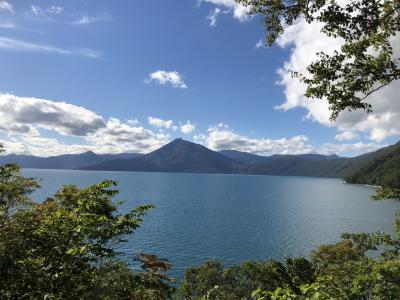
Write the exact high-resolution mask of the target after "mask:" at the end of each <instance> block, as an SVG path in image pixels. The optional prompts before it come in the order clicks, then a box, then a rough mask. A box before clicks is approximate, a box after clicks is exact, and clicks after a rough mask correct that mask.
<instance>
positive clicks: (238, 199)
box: [23, 169, 400, 278]
mask: <svg viewBox="0 0 400 300" xmlns="http://www.w3.org/2000/svg"><path fill="white" fill-rule="evenodd" d="M23 174H24V175H26V176H32V177H36V178H37V179H40V184H41V185H42V188H41V189H40V190H38V191H37V192H35V193H34V195H33V197H34V198H35V199H37V200H39V201H42V200H43V199H44V198H45V197H47V196H50V195H52V194H54V192H56V191H57V189H58V188H59V187H60V186H62V185H63V184H67V183H68V184H77V185H79V186H86V185H89V184H93V183H97V182H99V181H101V180H103V179H106V178H107V179H116V180H118V182H119V187H118V188H119V190H120V194H119V196H118V197H117V198H116V200H124V201H125V202H124V204H123V205H122V207H121V211H127V210H129V209H131V208H133V207H135V206H137V205H140V204H149V203H151V204H154V205H155V206H156V208H155V209H154V210H153V211H151V212H150V213H149V214H148V215H147V216H146V217H145V218H144V223H143V225H142V228H141V229H139V230H138V231H137V232H136V233H135V234H134V235H133V236H132V237H130V238H129V242H128V243H126V244H124V245H123V247H122V249H121V250H122V251H123V252H124V253H126V255H128V256H130V255H131V254H135V253H137V252H141V251H142V252H147V253H154V254H157V255H159V256H160V257H164V258H168V259H169V260H170V262H171V263H172V264H173V266H174V270H173V271H172V275H173V276H176V277H178V278H180V277H182V275H183V272H184V269H185V268H186V267H187V266H190V265H197V264H200V263H202V262H203V261H205V260H207V259H211V258H216V259H220V260H222V261H223V262H224V264H225V265H231V264H234V263H238V262H241V261H243V260H246V259H267V258H277V259H282V258H284V257H285V256H299V255H308V254H309V252H310V250H311V249H313V248H315V247H316V246H317V245H320V244H323V243H330V242H334V241H337V240H338V239H339V238H340V234H341V233H342V232H346V231H347V232H361V231H362V232H373V231H385V232H388V233H392V232H393V229H392V222H393V219H394V215H395V211H396V210H397V209H399V208H400V205H399V204H398V203H393V202H391V201H383V202H374V201H372V200H370V196H371V195H372V194H373V193H374V188H372V187H367V186H358V185H348V184H344V183H343V181H342V180H340V179H330V178H314V177H288V176H251V175H215V174H213V175H210V174H182V173H180V174H179V173H139V172H136V173H135V172H91V171H71V170H34V169H26V170H23Z"/></svg>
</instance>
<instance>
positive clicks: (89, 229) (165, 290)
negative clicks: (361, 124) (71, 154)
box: [0, 151, 400, 300]
mask: <svg viewBox="0 0 400 300" xmlns="http://www.w3.org/2000/svg"><path fill="white" fill-rule="evenodd" d="M388 152H390V151H385V152H384V153H388ZM385 157H386V156H385ZM19 171H20V170H19V167H17V166H16V165H5V166H3V167H0V278H1V280H0V295H1V297H0V298H1V299H149V300H150V299H193V300H194V299H220V300H225V299H226V300H227V299H396V298H399V297H400V240H399V238H400V214H398V216H397V219H396V222H395V232H396V235H397V236H396V237H391V236H390V235H387V234H383V233H375V234H365V233H359V234H344V235H343V236H342V238H343V239H342V240H341V241H340V242H338V243H336V244H332V245H323V246H321V247H319V248H318V249H316V250H314V251H313V252H312V253H311V255H310V258H309V259H307V258H302V257H299V258H287V259H286V260H285V262H284V263H282V262H279V261H276V260H268V261H246V262H244V263H242V264H240V265H234V266H231V267H228V268H225V269H224V268H223V265H222V263H220V262H218V261H208V262H205V263H204V264H203V265H201V266H198V267H190V268H188V269H187V270H186V272H185V277H184V279H183V281H182V282H181V283H180V285H179V286H178V287H177V288H176V287H175V286H176V285H175V284H173V283H172V282H171V281H173V279H171V278H170V277H168V276H167V275H166V274H165V272H166V271H168V270H169V269H171V267H172V266H171V265H170V264H169V263H168V262H167V261H166V260H163V259H159V258H158V257H157V256H155V255H151V254H144V253H142V254H139V255H138V256H137V258H136V259H135V260H136V261H138V262H139V263H140V264H141V266H142V271H141V272H134V271H133V270H132V269H131V268H130V267H129V265H128V264H127V262H125V261H123V260H121V258H120V256H119V253H118V252H117V251H116V249H117V246H118V245H119V244H120V243H123V242H124V237H125V236H126V235H129V234H132V233H133V232H134V231H135V230H136V229H137V228H138V227H139V226H140V224H141V222H142V218H143V216H144V215H145V214H146V213H147V212H148V211H149V210H150V209H151V208H152V206H151V205H146V206H140V207H137V208H135V209H133V210H132V211H131V212H130V213H127V214H120V213H118V205H119V204H113V202H112V199H113V198H114V197H115V196H116V194H117V191H116V190H115V189H113V187H114V186H115V185H116V183H115V182H114V181H104V182H101V183H99V184H96V185H92V186H89V187H86V188H83V189H81V188H78V187H76V186H68V185H67V186H64V187H63V188H61V189H60V190H59V191H58V192H57V193H56V194H55V195H54V197H52V198H48V199H46V200H45V201H43V202H42V203H35V202H33V201H32V200H31V199H30V198H29V194H30V193H31V192H33V191H34V190H35V189H37V188H38V184H37V183H36V181H35V180H34V179H32V178H24V177H22V176H21V175H20V174H19ZM388 197H389V198H393V199H396V200H400V193H398V190H396V189H393V188H389V187H386V188H384V189H381V190H380V191H379V193H378V194H377V195H376V199H377V200H379V199H385V198H388ZM378 249H379V250H381V251H380V255H377V256H374V257H377V258H372V256H370V255H368V254H369V253H370V252H371V251H377V250H378Z"/></svg>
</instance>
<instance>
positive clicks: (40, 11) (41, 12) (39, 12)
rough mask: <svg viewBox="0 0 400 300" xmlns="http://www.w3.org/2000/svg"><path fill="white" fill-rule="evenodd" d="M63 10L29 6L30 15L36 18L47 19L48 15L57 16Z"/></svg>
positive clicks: (60, 8) (57, 7) (55, 7)
mask: <svg viewBox="0 0 400 300" xmlns="http://www.w3.org/2000/svg"><path fill="white" fill-rule="evenodd" d="M63 10H64V9H63V8H62V7H61V6H50V7H47V8H41V7H40V6H38V5H31V13H32V14H33V15H34V16H36V17H48V16H49V15H59V14H60V13H62V11H63Z"/></svg>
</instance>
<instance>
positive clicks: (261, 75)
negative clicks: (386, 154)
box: [0, 0, 400, 156]
mask: <svg viewBox="0 0 400 300" xmlns="http://www.w3.org/2000/svg"><path fill="white" fill-rule="evenodd" d="M297 26H298V27H297V28H294V29H293V30H292V32H289V33H288V35H287V36H285V37H283V38H282V39H281V40H280V42H279V43H278V44H277V45H274V46H273V47H272V48H266V47H264V46H262V44H261V43H260V39H262V38H264V35H265V33H264V30H263V26H262V23H261V20H260V19H258V18H256V17H255V18H248V17H247V16H246V14H245V9H244V8H243V7H240V6H238V5H237V4H235V3H234V1H231V0H204V1H197V0H171V1H165V0H147V1H118V2H116V1H102V0H96V1H94V0H93V1H31V2H30V1H0V69H1V70H2V71H1V72H0V93H1V95H0V115H1V117H2V119H3V124H2V123H1V122H2V121H0V139H1V141H2V142H3V143H4V144H5V146H6V148H7V149H8V151H9V152H15V153H32V154H36V155H44V156H46V155H53V154H60V153H66V152H71V153H75V152H81V151H86V150H94V151H96V150H97V152H123V151H134V152H148V151H151V150H154V149H156V148H157V147H159V146H160V145H162V144H163V143H165V142H168V141H169V140H171V139H173V138H175V137H183V138H185V139H188V140H192V141H196V142H199V143H202V144H204V145H206V146H208V147H211V148H213V149H215V150H220V149H222V148H227V147H229V148H232V149H237V150H243V151H250V152H254V153H258V154H263V155H270V154H273V153H302V152H321V153H333V152H336V153H339V154H341V155H355V154H359V153H363V152H366V151H370V150H374V149H376V148H378V147H380V146H382V145H386V144H390V143H393V142H395V141H396V140H397V138H398V134H399V130H398V129H399V128H398V127H400V126H398V127H396V126H397V125H396V124H393V122H389V121H388V120H386V119H385V120H384V117H385V116H387V115H388V113H391V114H392V115H393V114H395V113H396V111H395V110H394V108H393V107H390V106H386V107H383V108H382V109H379V112H377V113H376V114H374V118H375V119H373V120H372V121H374V120H375V123H373V125H371V124H372V123H371V122H372V121H371V119H368V118H370V117H371V116H366V115H365V114H364V113H361V114H359V113H357V114H356V115H357V116H356V117H349V115H345V116H344V117H343V118H342V119H339V121H338V122H336V123H329V122H328V121H327V120H326V115H327V113H328V112H327V109H326V107H324V105H319V104H318V103H317V104H308V103H306V102H305V100H304V99H303V98H302V92H301V91H302V88H298V86H297V83H295V82H294V81H293V80H294V79H290V78H289V77H288V72H289V71H288V70H289V69H290V68H291V67H292V68H293V69H296V68H300V69H301V68H302V63H303V65H304V63H306V60H307V59H305V62H301V63H299V62H298V61H299V59H298V57H300V58H301V57H302V55H301V53H305V54H304V57H305V58H307V56H308V54H307V52H304V51H305V50H306V49H307V48H306V47H305V46H304V45H303V44H302V43H299V41H298V40H296V38H297V36H301V34H305V32H306V31H305V27H304V25H302V24H297ZM301 26H303V27H301ZM296 30H297V31H296ZM309 38H310V39H311V37H309ZM313 38H314V37H313ZM305 40H306V39H305ZM319 41H320V40H319ZM314 42H318V35H317V36H316V37H315V40H310V41H308V44H307V45H306V46H310V45H311V46H312V45H313V43H314ZM257 44H258V45H257ZM302 47H303V48H302ZM296 51H297V52H296ZM299 54H300V55H299ZM296 55H298V56H297V57H296ZM300 60H301V59H300ZM279 69H280V70H281V71H280V72H278V70H279ZM278 82H281V83H280V84H278ZM384 92H385V91H384ZM395 92H396V90H395V91H394V92H393V91H390V90H389V91H387V92H386V94H385V97H390V95H392V94H393V93H394V95H395ZM288 95H289V96H288ZM387 95H389V96H387ZM307 101H308V100H307ZM313 102H318V101H313ZM320 102H321V103H322V101H320ZM60 103H61V104H60ZM278 106H280V108H279V107H278ZM379 113H380V114H379ZM27 115H28V117H27ZM396 116H397V115H394V116H391V117H392V118H396ZM93 119H96V120H97V119H98V123H95V122H93ZM368 124H369V125H368ZM182 126H183V127H182ZM75 127H79V128H78V129H79V130H78V129H77V128H75Z"/></svg>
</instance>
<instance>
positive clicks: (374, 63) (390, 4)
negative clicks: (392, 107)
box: [237, 0, 400, 120]
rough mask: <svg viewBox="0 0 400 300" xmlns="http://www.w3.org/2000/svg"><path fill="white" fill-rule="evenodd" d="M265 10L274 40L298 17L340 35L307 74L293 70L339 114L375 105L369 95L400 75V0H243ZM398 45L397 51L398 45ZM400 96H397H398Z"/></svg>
mask: <svg viewBox="0 0 400 300" xmlns="http://www.w3.org/2000/svg"><path fill="white" fill-rule="evenodd" d="M237 2H239V3H240V4H242V5H245V6H250V7H251V10H250V14H251V15H260V16H261V17H262V18H263V20H264V25H265V28H266V31H267V38H266V41H267V44H268V45H269V46H271V45H272V44H273V43H274V42H275V41H276V39H277V38H278V37H279V36H280V35H281V34H282V33H283V32H284V30H285V28H286V26H288V25H292V24H294V23H295V22H297V21H300V20H305V21H306V22H307V23H320V24H321V26H322V29H321V31H322V32H323V33H325V34H326V35H328V36H330V37H332V38H336V39H338V40H340V42H341V47H340V49H339V50H336V51H335V52H334V53H333V54H327V53H323V52H321V53H318V58H317V60H316V61H314V62H312V63H311V64H310V65H309V66H308V67H307V71H308V73H307V74H300V73H296V72H294V73H293V76H295V77H298V78H299V79H300V80H302V81H303V82H304V83H305V84H306V87H307V89H306V94H305V96H306V97H308V98H310V99H326V100H327V101H328V102H329V105H330V110H331V120H335V119H336V118H337V117H338V115H339V113H340V112H341V111H344V110H356V109H364V110H365V111H367V112H371V111H372V109H373V108H372V107H371V104H370V103H368V101H367V98H368V96H370V95H371V94H373V93H374V92H376V91H378V90H380V89H381V88H383V87H385V86H387V85H389V84H390V83H392V82H393V81H395V80H398V79H400V53H399V50H398V49H395V48H394V47H393V45H394V43H395V40H398V39H399V38H400V36H399V31H400V2H399V1H398V0H353V1H348V3H347V4H345V5H340V4H338V3H337V1H335V0H289V1H286V0H237ZM396 50H397V51H396ZM393 101H396V100H393Z"/></svg>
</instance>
